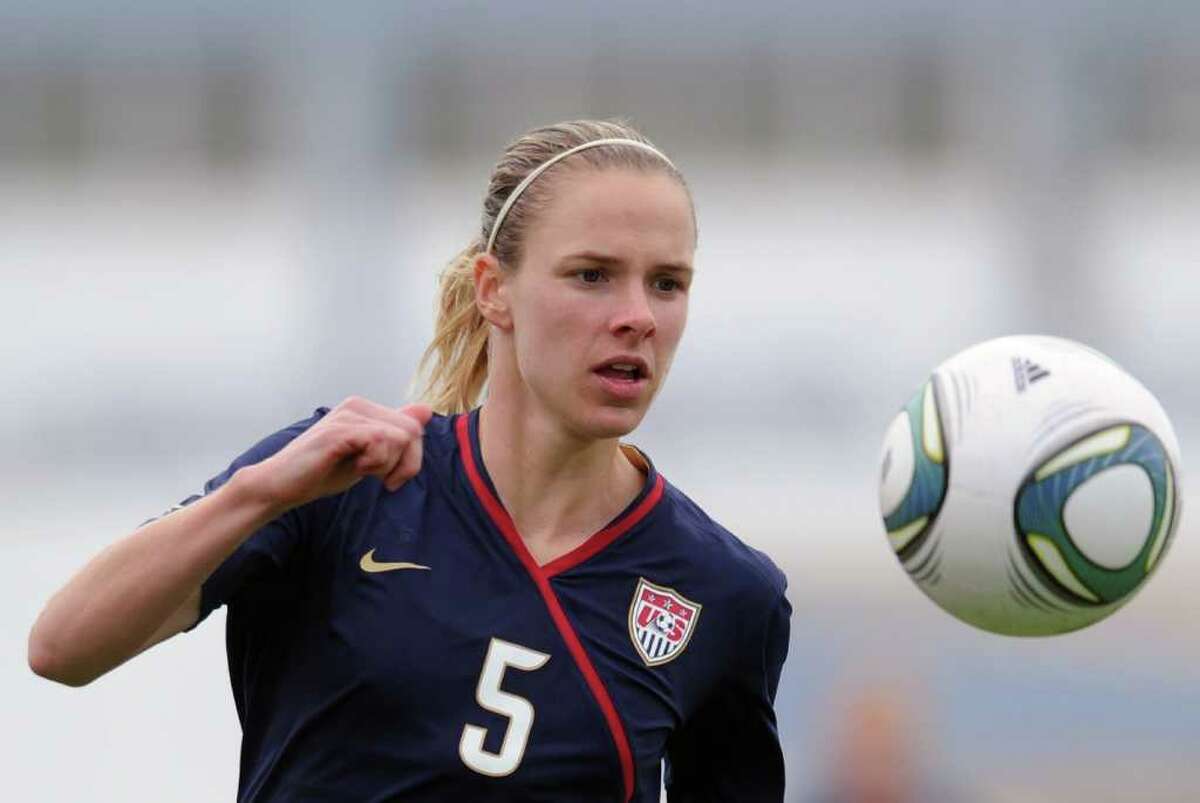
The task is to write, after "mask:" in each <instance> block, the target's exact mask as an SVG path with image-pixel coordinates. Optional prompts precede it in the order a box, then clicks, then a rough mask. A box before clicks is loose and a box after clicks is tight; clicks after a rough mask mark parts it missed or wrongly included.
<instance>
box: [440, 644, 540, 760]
mask: <svg viewBox="0 0 1200 803" xmlns="http://www.w3.org/2000/svg"><path fill="white" fill-rule="evenodd" d="M548 660H550V656H549V655H547V654H546V653H544V652H538V651H537V650H531V649H529V648H528V647H522V646H521V645H520V644H513V643H512V642H508V641H504V640H503V639H498V638H493V639H492V642H491V643H490V644H489V645H488V651H487V657H486V658H484V659H483V671H482V672H480V673H479V685H478V686H476V687H475V699H476V700H478V701H479V705H480V706H482V707H483V708H486V709H487V710H488V711H491V712H493V713H496V714H499V715H501V716H504V717H508V728H507V729H506V730H505V731H504V741H503V743H501V745H500V752H499V753H492V752H489V751H487V750H484V749H483V740H484V739H485V738H486V737H487V728H481V727H479V726H478V725H471V724H469V723H468V724H467V725H464V726H463V732H462V738H461V739H460V740H459V742H458V755H459V756H461V757H462V760H463V763H464V764H466V765H467V766H468V767H470V768H471V769H473V770H475V771H476V772H478V773H482V774H484V775H492V776H495V777H501V776H504V775H510V774H511V773H512V772H513V771H514V770H515V769H516V768H517V766H518V765H520V763H521V759H522V758H524V757H525V745H526V743H527V742H528V741H529V731H530V729H531V728H532V727H533V706H532V705H531V704H530V702H529V701H528V700H526V699H525V698H524V697H518V696H517V695H515V694H509V693H508V692H506V691H503V690H502V689H501V688H500V681H501V680H503V679H504V670H505V669H508V668H509V667H510V666H513V667H516V668H517V669H523V670H525V671H526V672H528V671H530V670H533V669H538V668H539V667H541V666H542V664H544V663H546V661H548Z"/></svg>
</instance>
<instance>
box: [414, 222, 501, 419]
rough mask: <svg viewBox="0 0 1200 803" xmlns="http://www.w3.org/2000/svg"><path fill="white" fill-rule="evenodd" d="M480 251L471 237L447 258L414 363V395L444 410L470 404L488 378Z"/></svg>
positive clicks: (451, 411)
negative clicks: (428, 332)
mask: <svg viewBox="0 0 1200 803" xmlns="http://www.w3.org/2000/svg"><path fill="white" fill-rule="evenodd" d="M482 252H483V242H482V241H481V240H479V239H476V240H475V241H474V242H472V243H471V244H470V245H468V246H467V247H466V248H464V249H463V250H462V251H460V252H459V253H458V255H457V256H455V257H454V259H452V260H450V263H449V264H448V265H447V266H446V269H445V270H444V271H442V273H441V276H440V277H439V281H438V283H439V292H438V311H437V321H436V323H435V324H434V334H433V340H432V341H431V342H430V343H429V347H428V348H426V349H425V354H424V355H423V356H422V357H421V363H420V367H419V368H418V377H421V376H424V389H423V390H422V391H421V393H420V394H419V396H418V398H420V399H421V401H423V402H425V403H426V404H428V405H430V406H431V407H432V408H433V409H434V412H438V413H442V414H443V415H452V414H454V413H465V412H467V411H469V410H471V409H472V408H474V407H475V406H476V404H477V403H478V402H479V398H480V395H481V394H482V392H483V385H484V382H485V381H486V380H487V365H488V360H487V348H488V326H487V321H486V320H484V318H483V315H481V314H480V312H479V308H478V307H477V306H476V305H475V276H474V265H475V257H477V256H478V255H479V254H481V253H482ZM429 366H432V367H431V368H430V370H429V371H428V374H426V369H427V367H429Z"/></svg>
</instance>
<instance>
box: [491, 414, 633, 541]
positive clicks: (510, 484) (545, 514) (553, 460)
mask: <svg viewBox="0 0 1200 803" xmlns="http://www.w3.org/2000/svg"><path fill="white" fill-rule="evenodd" d="M479 446H480V450H481V451H482V453H483V462H484V465H486V466H487V470H488V474H489V475H490V476H491V478H492V482H493V484H494V485H495V486H496V491H497V493H498V494H499V495H500V502H501V504H503V505H504V508H505V510H507V511H508V514H509V516H511V517H512V520H513V523H514V524H515V525H516V528H517V532H519V533H520V534H521V537H522V539H523V540H524V541H525V543H526V546H527V547H529V549H530V551H531V552H532V553H533V554H534V557H535V558H537V559H538V562H539V563H546V562H548V561H549V560H553V559H554V558H555V557H557V556H558V555H561V554H564V553H566V552H568V551H570V550H571V549H573V548H574V547H575V546H577V545H578V544H580V543H582V542H583V541H584V540H586V539H587V538H588V537H589V536H591V535H592V534H593V533H595V532H597V531H598V530H600V529H601V528H602V527H603V526H604V525H605V524H607V523H608V522H609V521H611V520H612V519H613V517H615V516H616V515H617V514H618V513H620V512H621V511H622V510H623V509H624V508H625V507H626V506H627V505H628V504H629V503H630V502H631V501H632V500H633V499H634V498H635V497H636V496H637V494H638V493H639V491H640V490H641V487H642V483H643V481H644V478H643V477H642V474H641V472H640V471H639V470H638V469H637V468H635V467H634V466H633V464H632V463H630V462H629V459H628V458H626V456H625V455H624V454H623V453H622V451H621V449H620V443H619V441H618V439H617V438H611V439H604V440H591V439H584V438H580V437H579V436H578V435H576V434H573V433H571V432H568V431H567V430H565V429H564V428H563V427H562V426H561V424H560V423H559V422H557V421H556V420H554V419H553V418H552V417H551V416H549V415H548V414H541V415H537V414H531V412H530V411H528V410H526V409H523V406H522V405H521V404H519V403H518V404H508V403H495V402H494V401H493V400H492V397H491V395H490V394H489V401H488V402H485V403H484V405H483V408H482V409H481V410H480V414H479Z"/></svg>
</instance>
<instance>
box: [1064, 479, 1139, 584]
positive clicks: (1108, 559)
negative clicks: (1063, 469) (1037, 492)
mask: <svg viewBox="0 0 1200 803" xmlns="http://www.w3.org/2000/svg"><path fill="white" fill-rule="evenodd" d="M1153 518H1154V488H1153V487H1152V486H1151V484H1150V477H1149V476H1148V475H1147V474H1146V472H1145V470H1143V469H1142V468H1140V467H1138V466H1133V465H1128V464H1125V465H1118V466H1113V467H1112V468H1109V469H1107V470H1105V471H1102V472H1100V473H1099V474H1096V475H1094V476H1092V477H1090V478H1088V480H1087V481H1086V482H1084V483H1083V484H1082V485H1080V486H1079V487H1078V488H1076V489H1075V492H1074V493H1072V494H1071V496H1070V498H1068V499H1067V504H1066V505H1065V506H1064V508H1063V523H1064V524H1066V526H1067V533H1068V534H1069V535H1070V536H1071V540H1072V541H1073V542H1075V545H1076V546H1077V547H1079V549H1080V551H1081V552H1083V554H1084V555H1086V556H1087V558H1088V560H1090V561H1092V562H1093V563H1095V564H1097V565H1099V566H1103V567H1104V568H1106V569H1120V568H1122V567H1124V566H1128V565H1129V564H1130V563H1131V562H1132V561H1133V559H1134V558H1136V557H1137V554H1138V552H1140V551H1141V549H1142V547H1143V546H1144V545H1145V543H1146V539H1147V537H1149V535H1150V523H1151V521H1152V520H1153Z"/></svg>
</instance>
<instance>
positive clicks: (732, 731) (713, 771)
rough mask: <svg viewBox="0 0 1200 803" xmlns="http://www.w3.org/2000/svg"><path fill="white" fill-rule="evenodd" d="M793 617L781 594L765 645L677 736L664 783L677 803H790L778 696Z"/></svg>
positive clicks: (769, 619) (764, 631)
mask: <svg viewBox="0 0 1200 803" xmlns="http://www.w3.org/2000/svg"><path fill="white" fill-rule="evenodd" d="M791 614H792V608H791V605H790V604H789V603H788V601H787V598H786V597H784V596H783V594H782V593H780V594H779V596H778V598H777V599H776V600H775V602H774V605H773V607H772V609H771V610H770V612H769V613H768V614H767V616H766V620H765V622H764V625H763V629H762V630H761V631H757V634H758V635H760V636H761V638H760V639H756V641H758V643H757V644H754V645H751V646H750V647H748V650H749V655H750V660H748V661H746V662H745V666H743V667H742V668H740V669H739V670H738V671H736V672H734V673H732V674H730V675H729V676H727V678H726V679H725V682H724V683H723V684H722V686H721V687H720V688H718V689H717V691H715V692H714V693H713V695H712V696H711V697H710V698H709V699H708V700H707V701H706V702H705V703H704V704H703V705H702V706H701V707H700V709H699V710H698V711H697V712H696V713H695V714H694V715H693V716H692V717H691V718H690V720H689V721H688V722H687V723H685V724H684V726H683V727H682V728H681V729H680V730H678V731H676V733H675V734H674V735H673V736H672V737H671V740H670V742H669V743H668V745H667V762H666V777H665V779H664V785H665V786H666V790H667V800H668V802H669V803H718V802H720V803H725V802H726V801H739V802H744V803H768V801H769V802H770V803H779V802H780V801H782V800H783V794H784V766H783V750H782V748H781V747H780V744H779V732H778V730H777V728H776V721H775V692H776V690H777V689H778V688H779V676H780V673H781V672H782V671H783V662H784V660H785V659H786V658H787V652H788V639H789V634H790V628H791ZM756 630H757V629H756Z"/></svg>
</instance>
